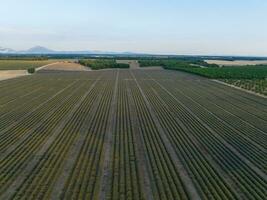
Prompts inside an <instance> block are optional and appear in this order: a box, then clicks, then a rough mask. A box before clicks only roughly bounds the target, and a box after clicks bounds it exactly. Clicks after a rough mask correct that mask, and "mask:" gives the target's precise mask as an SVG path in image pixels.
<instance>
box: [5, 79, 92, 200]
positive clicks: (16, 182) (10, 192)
mask: <svg viewBox="0 0 267 200" xmlns="http://www.w3.org/2000/svg"><path fill="white" fill-rule="evenodd" d="M92 86H94V84H93V85H92ZM92 86H91V87H90V89H89V90H88V91H87V92H86V93H85V94H84V95H83V96H82V98H81V99H80V101H79V102H77V104H75V106H74V107H73V108H72V110H70V111H69V113H68V115H67V116H66V117H65V119H64V120H63V121H62V122H61V123H60V124H59V125H58V126H57V128H56V130H54V131H53V135H51V136H50V137H49V139H48V140H47V141H46V143H45V144H44V145H43V146H42V148H41V149H40V150H39V151H38V152H37V153H36V155H35V156H34V157H33V159H32V160H31V161H30V162H29V163H28V164H27V166H26V168H24V169H23V172H21V173H20V174H19V176H17V178H16V180H14V182H13V184H12V185H11V186H10V187H9V188H8V189H7V190H6V191H5V193H3V195H2V197H1V198H3V199H10V198H11V197H12V195H13V194H14V193H15V192H16V191H17V190H18V188H19V187H20V186H21V184H22V183H23V182H24V180H25V179H26V178H27V176H28V174H30V173H31V172H32V171H33V169H34V168H35V166H36V165H37V163H38V162H39V160H40V158H41V157H42V155H43V154H44V153H45V152H46V151H47V150H48V148H49V147H50V145H51V144H52V143H53V142H54V140H55V138H56V137H57V135H58V134H59V133H60V132H61V131H62V129H63V128H64V127H65V126H66V124H67V123H68V122H69V120H70V119H71V117H72V116H73V114H74V113H75V112H76V111H77V109H78V108H79V107H80V105H81V104H82V102H83V101H84V99H85V98H86V96H87V95H88V93H89V92H90V91H91V89H92V88H93V87H92Z"/></svg>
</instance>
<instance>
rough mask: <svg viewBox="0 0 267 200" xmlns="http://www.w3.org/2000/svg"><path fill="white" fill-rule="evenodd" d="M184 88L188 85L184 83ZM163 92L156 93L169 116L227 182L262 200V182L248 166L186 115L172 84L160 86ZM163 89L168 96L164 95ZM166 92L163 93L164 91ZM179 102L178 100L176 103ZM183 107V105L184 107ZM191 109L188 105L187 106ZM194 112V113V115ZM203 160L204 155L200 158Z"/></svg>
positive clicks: (191, 117) (208, 130) (252, 197)
mask: <svg viewBox="0 0 267 200" xmlns="http://www.w3.org/2000/svg"><path fill="white" fill-rule="evenodd" d="M187 84H189V83H188V82H187ZM162 85H163V88H165V90H164V89H162V88H161V89H157V94H158V95H159V96H161V98H162V99H163V100H164V102H165V103H166V104H167V105H168V108H169V111H170V112H173V113H174V115H175V117H176V118H178V119H179V120H180V121H181V122H182V123H183V125H184V126H185V127H186V128H187V129H188V130H191V133H192V135H193V136H194V138H196V140H197V141H198V143H199V144H201V145H202V147H203V148H204V149H205V151H207V153H208V154H209V155H211V156H212V158H213V159H214V161H216V164H217V165H218V166H219V167H220V168H221V169H222V171H224V173H225V174H227V176H228V177H230V178H231V181H232V182H233V183H234V185H236V187H238V189H239V190H241V191H242V192H243V193H244V194H245V195H246V196H247V198H248V199H262V198H264V196H265V195H266V184H267V183H266V180H264V178H263V177H261V176H260V175H258V173H255V171H254V169H252V165H249V164H247V162H245V161H244V160H243V158H240V156H238V155H237V154H236V152H233V151H232V149H231V148H229V145H226V143H224V142H223V141H222V140H221V139H219V138H218V136H217V135H216V134H217V133H216V134H215V132H213V131H211V129H209V128H207V127H208V126H207V124H206V123H205V122H203V121H201V120H199V119H198V118H196V116H195V115H194V114H192V112H189V110H188V108H187V106H188V105H190V103H189V102H187V103H186V102H184V103H181V101H180V96H181V94H180V93H178V92H177V91H175V89H174V87H171V85H173V83H170V84H166V83H163V84H162ZM166 88H168V90H169V91H170V92H166ZM168 90H167V91H168ZM178 99H179V100H178ZM185 103H186V104H185ZM189 107H190V109H191V105H190V106H189ZM195 112H196V111H195ZM201 157H204V154H203V155H202V156H201Z"/></svg>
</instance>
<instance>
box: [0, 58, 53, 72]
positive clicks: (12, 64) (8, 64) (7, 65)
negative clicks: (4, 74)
mask: <svg viewBox="0 0 267 200" xmlns="http://www.w3.org/2000/svg"><path fill="white" fill-rule="evenodd" d="M53 62H57V60H0V70H27V69H29V68H37V67H41V66H43V65H47V64H50V63H53Z"/></svg>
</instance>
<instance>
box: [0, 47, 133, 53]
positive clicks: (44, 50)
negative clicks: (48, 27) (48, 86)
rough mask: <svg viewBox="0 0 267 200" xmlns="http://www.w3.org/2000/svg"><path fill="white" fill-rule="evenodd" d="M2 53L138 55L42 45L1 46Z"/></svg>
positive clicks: (0, 51)
mask: <svg viewBox="0 0 267 200" xmlns="http://www.w3.org/2000/svg"><path fill="white" fill-rule="evenodd" d="M0 54H91V55H92V54H94V55H115V54H116V55H137V53H131V52H111V51H55V50H51V49H48V48H46V47H42V46H35V47H32V48H30V49H28V50H23V51H15V50H13V49H9V48H2V47H0Z"/></svg>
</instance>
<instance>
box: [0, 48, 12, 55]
mask: <svg viewBox="0 0 267 200" xmlns="http://www.w3.org/2000/svg"><path fill="white" fill-rule="evenodd" d="M9 53H16V51H15V50H13V49H10V48H4V47H0V54H9Z"/></svg>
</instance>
